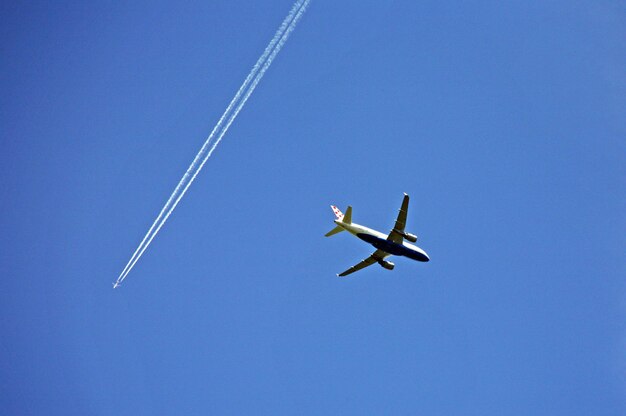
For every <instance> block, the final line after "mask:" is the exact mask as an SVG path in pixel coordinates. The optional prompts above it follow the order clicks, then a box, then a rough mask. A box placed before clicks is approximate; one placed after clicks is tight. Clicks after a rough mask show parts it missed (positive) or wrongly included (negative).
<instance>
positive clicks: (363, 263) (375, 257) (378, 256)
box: [337, 250, 389, 277]
mask: <svg viewBox="0 0 626 416" xmlns="http://www.w3.org/2000/svg"><path fill="white" fill-rule="evenodd" d="M385 257H389V254H388V253H385V252H384V251H382V250H376V251H375V252H374V253H372V255H371V256H369V257H368V258H366V259H365V260H362V261H361V262H360V263H357V264H355V265H354V266H352V267H350V268H349V269H348V270H346V271H345V272H343V273H339V274H338V275H337V276H340V277H343V276H347V275H349V274H352V273H354V272H358V271H359V270H361V269H364V268H366V267H367V266H371V265H372V264H374V263H376V262H378V261H379V260H383V259H384V258H385Z"/></svg>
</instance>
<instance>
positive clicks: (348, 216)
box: [343, 206, 352, 224]
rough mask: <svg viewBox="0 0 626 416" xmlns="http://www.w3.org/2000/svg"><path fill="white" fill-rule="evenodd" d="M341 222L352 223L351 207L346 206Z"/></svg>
mask: <svg viewBox="0 0 626 416" xmlns="http://www.w3.org/2000/svg"><path fill="white" fill-rule="evenodd" d="M343 222H345V223H346V224H352V207H351V206H348V208H347V209H346V215H344V216H343Z"/></svg>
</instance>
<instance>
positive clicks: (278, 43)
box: [113, 0, 310, 288]
mask: <svg viewBox="0 0 626 416" xmlns="http://www.w3.org/2000/svg"><path fill="white" fill-rule="evenodd" d="M309 2H310V0H304V1H303V0H298V1H296V2H295V3H294V5H293V7H292V8H291V11H290V12H289V14H288V15H287V17H286V18H285V19H284V20H283V22H282V24H281V25H280V27H279V28H278V30H277V31H276V34H275V35H274V37H273V38H272V39H271V41H270V43H269V44H268V45H267V47H266V48H265V51H264V52H263V54H262V55H261V56H260V57H259V59H258V60H257V62H256V63H255V64H254V67H253V68H252V70H251V71H250V73H249V74H248V76H247V77H246V79H245V80H244V82H243V84H242V85H241V87H240V88H239V90H238V91H237V93H236V94H235V96H234V97H233V99H232V100H231V102H230V104H229V105H228V107H227V108H226V110H225V111H224V114H222V117H220V119H219V121H218V122H217V124H216V125H215V127H214V128H213V131H212V132H211V134H210V135H209V137H208V138H207V140H206V141H205V143H204V144H203V146H202V148H201V149H200V151H199V152H198V154H196V157H195V158H194V160H193V162H192V163H191V165H190V166H189V168H187V171H186V172H185V174H184V175H183V177H182V178H181V180H180V182H179V183H178V185H177V186H176V188H175V189H174V192H172V194H171V195H170V197H169V199H168V200H167V202H166V203H165V205H164V206H163V208H162V209H161V212H160V213H159V215H158V216H157V218H156V220H155V221H154V223H153V224H152V226H151V227H150V229H149V230H148V232H147V233H146V235H145V237H144V238H143V240H142V241H141V243H140V244H139V246H138V247H137V249H136V250H135V252H134V253H133V255H132V256H131V258H130V260H129V261H128V263H127V264H126V266H125V267H124V270H122V272H121V273H120V275H119V277H118V278H117V280H116V281H115V283H114V284H113V288H117V287H118V286H119V285H120V284H121V283H122V282H123V281H124V279H126V276H128V273H130V271H131V270H132V268H133V267H134V266H135V264H136V263H137V261H138V260H139V258H140V257H141V256H142V255H143V253H144V252H145V251H146V249H147V248H148V246H149V245H150V243H151V242H152V240H153V239H154V237H155V236H156V235H157V233H158V232H159V230H160V229H161V227H163V225H164V224H165V222H166V221H167V219H168V218H169V216H170V215H171V214H172V212H173V211H174V209H176V206H177V205H178V203H179V202H180V200H181V199H182V197H183V196H184V195H185V193H186V192H187V190H188V189H189V187H190V186H191V184H192V183H193V181H194V180H195V179H196V177H197V176H198V174H199V173H200V171H201V170H202V168H203V167H204V164H205V163H206V161H207V160H208V159H209V157H211V154H213V151H214V150H215V148H216V147H217V145H218V144H219V143H220V141H221V140H222V138H223V137H224V135H225V134H226V132H227V131H228V129H229V128H230V125H231V124H232V123H233V121H234V120H235V118H236V117H237V115H238V114H239V112H240V111H241V109H242V108H243V106H244V105H245V104H246V102H247V101H248V98H250V95H251V94H252V92H253V91H254V90H255V88H256V86H257V85H258V83H259V82H260V81H261V79H262V78H263V75H264V74H265V72H266V71H267V69H268V68H269V67H270V65H271V64H272V62H273V61H274V58H275V57H276V55H278V53H279V52H280V50H281V49H282V47H283V45H284V44H285V43H286V42H287V39H289V36H290V35H291V32H293V30H294V29H295V27H296V25H297V23H298V21H299V20H300V18H301V17H302V15H303V14H304V12H305V11H306V8H307V6H308V4H309ZM259 68H260V70H259ZM251 81H252V83H250V82H251ZM242 95H243V98H242ZM235 104H236V107H235ZM233 108H235V110H234V112H232V114H231V115H230V116H229V117H228V114H229V113H231V111H232V110H233ZM227 117H228V121H227V122H226V124H225V125H224V127H222V124H223V122H224V120H225V119H226V118H227ZM218 131H219V135H218V136H217V140H215V142H214V143H213V145H212V146H211V147H210V149H209V150H208V152H207V149H208V148H209V145H210V142H211V140H212V139H213V138H214V137H215V134H216V133H217V132H218ZM203 157H204V158H203ZM200 159H202V162H201V163H200V165H198V161H199V160H200ZM181 189H182V191H181ZM172 201H174V202H173V203H172Z"/></svg>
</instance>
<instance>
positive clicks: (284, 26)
mask: <svg viewBox="0 0 626 416" xmlns="http://www.w3.org/2000/svg"><path fill="white" fill-rule="evenodd" d="M302 1H303V0H298V1H296V3H294V5H293V6H292V8H291V10H290V11H289V14H287V17H285V19H284V20H283V22H282V23H281V25H280V27H279V28H278V30H277V31H276V33H275V34H274V37H272V39H271V40H270V43H269V44H268V45H267V47H266V48H265V50H264V51H263V54H262V55H261V56H260V57H259V59H258V60H257V62H256V63H255V64H254V66H253V67H252V70H251V71H250V73H249V74H248V76H247V77H246V79H245V80H244V82H243V84H242V85H241V87H239V90H237V93H236V94H235V96H234V97H233V99H232V100H231V101H230V103H229V104H228V107H226V110H225V111H224V114H222V116H221V117H220V119H219V121H218V122H217V124H216V125H215V127H213V131H211V134H210V135H209V137H208V138H207V139H206V141H205V142H204V144H203V145H202V148H201V149H200V151H199V152H198V154H196V157H195V158H194V159H193V162H191V165H189V167H188V168H187V171H186V172H185V174H184V175H183V177H182V178H181V180H180V182H178V185H176V188H175V189H174V192H172V194H171V195H170V197H169V199H168V200H167V202H166V203H165V205H164V206H163V208H162V209H161V212H160V213H159V215H158V216H157V218H156V220H154V222H153V223H152V226H151V227H150V229H149V230H148V232H147V233H146V235H145V236H144V238H143V240H142V241H141V243H140V244H139V246H138V247H137V249H136V250H135V252H134V253H133V255H132V256H131V258H130V260H128V263H126V266H125V267H124V270H122V272H121V273H120V276H119V277H121V276H123V275H124V274H125V272H126V271H127V269H128V268H129V267H130V265H131V263H132V262H133V260H134V258H135V256H137V253H138V252H139V251H140V250H141V248H142V247H143V245H144V244H145V242H146V240H147V239H148V238H149V236H150V235H151V234H152V232H153V230H154V228H155V227H156V226H157V224H159V222H160V221H161V218H162V217H163V214H164V213H165V212H166V211H167V210H168V209H169V208H170V207H171V204H172V201H174V199H175V198H176V196H177V195H178V193H179V192H180V190H181V189H182V187H183V186H184V185H185V183H186V182H187V180H188V179H189V177H190V176H191V175H192V174H193V172H194V171H195V170H196V169H197V165H198V161H199V160H200V159H201V158H202V156H203V155H204V153H205V152H206V149H207V148H208V146H209V143H210V142H211V140H212V139H213V137H214V136H215V133H216V132H218V131H219V130H220V129H221V128H222V123H223V122H224V120H225V119H226V116H227V115H228V114H229V113H230V112H231V111H232V109H233V106H234V105H235V104H236V103H237V101H238V100H239V98H240V97H241V95H242V93H243V92H244V90H245V89H246V88H247V87H248V84H249V83H250V81H251V80H252V79H253V78H254V76H255V75H256V73H257V72H258V70H259V68H261V65H262V64H263V62H264V61H265V60H266V59H267V57H268V56H269V54H270V53H271V52H272V50H273V49H274V46H275V45H276V43H277V42H278V41H279V40H280V39H281V37H282V35H283V33H284V32H285V30H286V29H287V28H288V27H289V24H290V23H291V21H292V20H293V18H294V16H295V15H296V14H297V11H298V9H299V8H300V7H301V6H302ZM119 277H118V280H119ZM117 283H121V281H119V282H117ZM115 286H117V285H115Z"/></svg>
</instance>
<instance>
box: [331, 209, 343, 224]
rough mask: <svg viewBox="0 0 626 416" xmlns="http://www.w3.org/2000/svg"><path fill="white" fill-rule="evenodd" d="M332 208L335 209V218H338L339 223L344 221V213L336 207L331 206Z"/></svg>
mask: <svg viewBox="0 0 626 416" xmlns="http://www.w3.org/2000/svg"><path fill="white" fill-rule="evenodd" d="M330 207H331V208H332V209H333V212H334V213H335V217H337V219H338V220H339V221H341V220H343V212H341V210H340V209H339V208H337V207H336V206H334V205H331V206H330Z"/></svg>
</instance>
